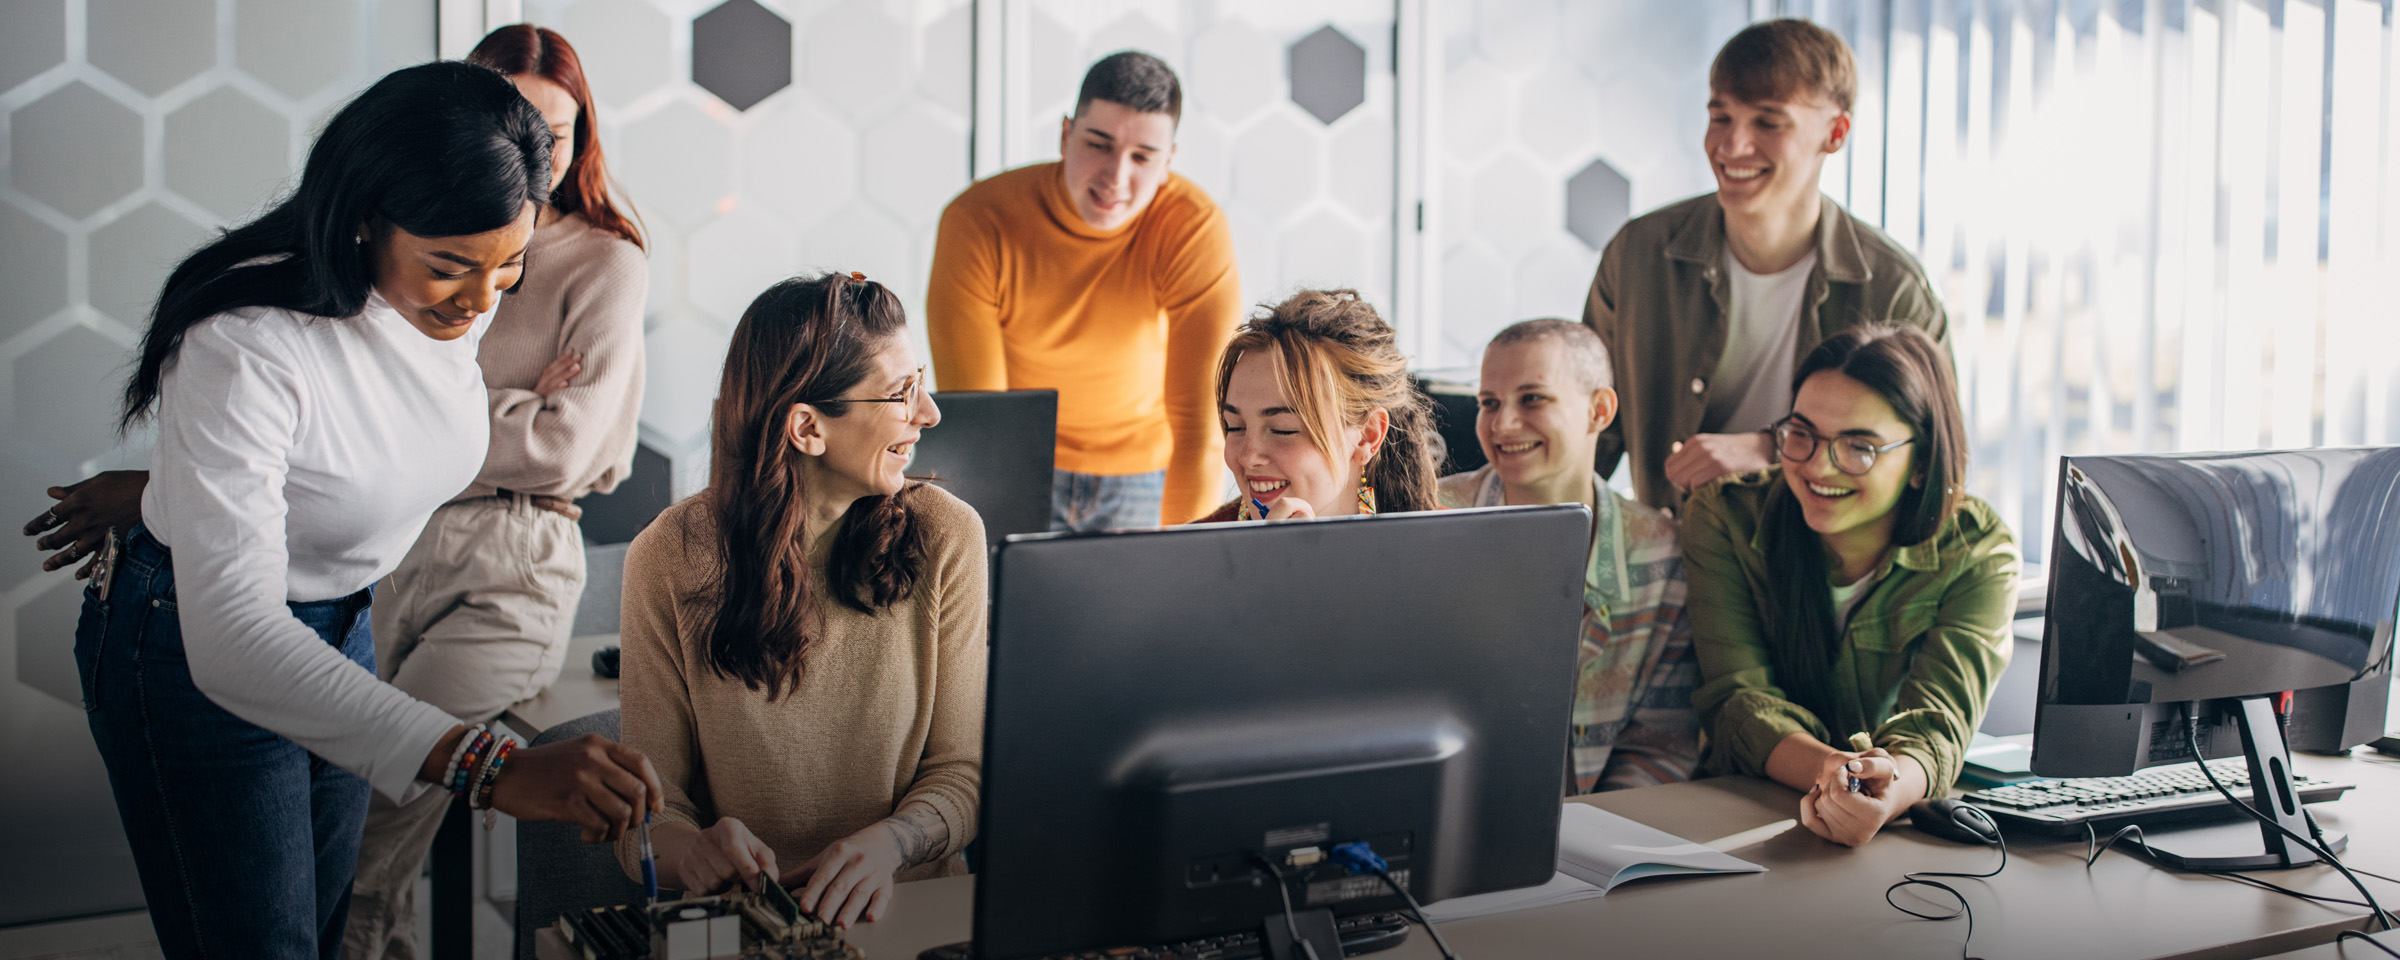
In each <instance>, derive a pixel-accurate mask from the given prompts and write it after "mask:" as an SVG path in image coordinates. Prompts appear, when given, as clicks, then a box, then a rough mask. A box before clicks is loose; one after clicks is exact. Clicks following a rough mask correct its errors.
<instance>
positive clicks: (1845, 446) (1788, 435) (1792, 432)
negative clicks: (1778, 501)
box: [1767, 417, 1917, 477]
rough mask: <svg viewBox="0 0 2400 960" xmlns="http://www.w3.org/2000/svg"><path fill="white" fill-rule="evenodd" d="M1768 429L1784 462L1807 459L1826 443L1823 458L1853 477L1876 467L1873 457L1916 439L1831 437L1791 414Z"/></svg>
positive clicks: (1804, 460)
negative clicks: (1876, 440) (1872, 440)
mask: <svg viewBox="0 0 2400 960" xmlns="http://www.w3.org/2000/svg"><path fill="white" fill-rule="evenodd" d="M1767 429H1768V430H1769V431H1770V432H1772V433H1773V434H1774V435H1775V452H1776V453H1777V454H1779V455H1781V456H1782V457H1783V459H1784V462H1786V463H1806V462H1808V458H1810V457H1813V456H1816V455H1817V447H1818V446H1819V445H1820V444H1822V445H1823V446H1824V447H1825V459H1826V460H1827V461H1829V462H1831V463H1832V464H1833V468H1834V469H1836V470H1839V471H1841V472H1843V473H1847V474H1849V475H1851V476H1853V477H1863V476H1866V475H1867V471H1869V470H1873V469H1875V458H1877V457H1880V456H1883V455H1884V454H1887V453H1890V452H1892V451H1894V450H1898V449H1900V448H1901V447H1905V446H1908V445H1909V444H1912V443H1915V442H1917V438H1915V437H1909V438H1907V439H1905V440H1894V441H1892V442H1890V443H1887V444H1883V445H1882V446H1877V445H1875V444H1873V443H1870V442H1868V441H1867V440H1865V439H1864V438H1861V437H1834V438H1832V439H1830V440H1828V439H1826V438H1824V437H1820V436H1817V432H1816V431H1814V430H1811V429H1809V428H1807V427H1805V426H1802V425H1800V424H1797V423H1794V422H1792V418H1790V417H1785V418H1783V419H1781V420H1777V421H1775V425H1774V426H1772V427H1769V428H1767Z"/></svg>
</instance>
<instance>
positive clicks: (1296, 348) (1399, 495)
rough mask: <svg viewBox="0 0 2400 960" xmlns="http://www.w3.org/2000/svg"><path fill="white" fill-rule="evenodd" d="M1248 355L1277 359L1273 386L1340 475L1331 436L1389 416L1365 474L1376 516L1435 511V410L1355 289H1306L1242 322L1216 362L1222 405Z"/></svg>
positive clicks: (1387, 329)
mask: <svg viewBox="0 0 2400 960" xmlns="http://www.w3.org/2000/svg"><path fill="white" fill-rule="evenodd" d="M1252 352H1260V353H1263V354H1264V355H1266V356H1268V357H1271V358H1273V360H1274V363H1275V382H1276V385H1277V386H1279V387H1281V388H1282V389H1283V396H1284V399H1285V400H1288V401H1290V402H1291V404H1292V409H1294V410H1295V411H1297V412H1298V413H1299V414H1300V422H1301V423H1302V424H1303V425H1304V426H1305V427H1306V429H1307V430H1308V440H1309V443H1310V444H1311V445H1313V446H1315V447H1316V448H1317V452H1318V453H1321V454H1324V455H1325V458H1326V459H1327V460H1331V461H1333V462H1334V463H1335V464H1336V469H1337V470H1338V469H1341V467H1340V463H1341V460H1340V458H1339V457H1336V456H1335V455H1334V449H1333V444H1334V438H1335V436H1336V433H1337V431H1339V430H1340V428H1342V427H1345V426H1357V425H1359V424H1362V423H1365V422H1366V420H1367V415H1368V414H1370V413H1372V412H1373V411H1374V410H1375V409H1376V408H1377V407H1381V408H1383V410H1384V411H1385V412H1387V413H1388V414H1390V416H1391V418H1392V425H1391V430H1390V432H1388V433H1386V434H1384V440H1383V446H1382V447H1381V448H1379V449H1377V450H1376V451H1375V459H1373V460H1370V461H1368V462H1367V470H1366V475H1367V482H1368V483H1370V484H1372V485H1373V486H1374V487H1375V500H1376V507H1377V509H1378V510H1379V511H1381V512H1384V513H1404V512H1407V511H1411V510H1432V509H1435V508H1437V507H1439V506H1440V505H1441V504H1440V499H1439V497H1438V496H1437V494H1436V492H1435V485H1434V481H1435V479H1436V470H1437V469H1438V468H1437V467H1436V466H1435V461H1436V460H1437V459H1438V458H1437V456H1436V454H1435V453H1434V450H1433V447H1432V443H1433V439H1432V438H1433V436H1434V430H1433V414H1432V410H1431V408H1430V406H1429V405H1428V404H1427V403H1426V401H1425V397H1424V396H1423V395H1422V394H1419V393H1418V392H1417V387H1416V381H1415V380H1414V379H1412V378H1411V377H1410V376H1409V373H1408V358H1407V357H1404V356H1401V354H1400V346H1399V343H1398V342H1397V338H1396V337H1395V336H1394V335H1393V333H1392V328H1391V326H1390V325H1388V324H1386V323H1384V322H1383V318H1382V317H1380V316H1377V315H1376V313H1375V308H1374V307H1372V306H1369V305H1368V304H1367V302H1366V301H1365V300H1361V299H1359V296H1358V291H1356V290H1302V291H1300V292H1299V293H1295V294H1293V295H1292V296H1291V297H1290V298H1289V299H1287V300H1285V301H1283V302H1282V303H1278V304H1276V305H1274V306H1272V307H1268V308H1267V314H1266V316H1263V317H1253V318H1251V320H1250V321H1249V322H1248V323H1244V324H1242V327H1241V329H1239V330H1236V331H1234V335H1233V339H1232V340H1231V341H1229V342H1227V343H1226V344H1225V352H1224V353H1223V354H1221V355H1219V356H1218V358H1217V404H1218V405H1219V406H1223V405H1224V403H1225V387H1226V384H1228V383H1229V382H1231V381H1232V380H1233V367H1234V364H1237V363H1239V362H1241V359H1242V355H1243V354H1246V353H1252Z"/></svg>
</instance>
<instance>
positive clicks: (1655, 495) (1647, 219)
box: [1583, 193, 1950, 513]
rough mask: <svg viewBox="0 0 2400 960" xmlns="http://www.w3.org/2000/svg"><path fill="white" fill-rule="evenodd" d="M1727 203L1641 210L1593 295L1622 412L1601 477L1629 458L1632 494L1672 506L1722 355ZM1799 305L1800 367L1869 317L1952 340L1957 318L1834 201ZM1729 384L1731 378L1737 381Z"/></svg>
mask: <svg viewBox="0 0 2400 960" xmlns="http://www.w3.org/2000/svg"><path fill="white" fill-rule="evenodd" d="M1724 264H1725V210H1724V208H1723V207H1720V206H1718V205H1717V195H1716V194H1713V193H1711V194H1705V195H1702V196H1698V197H1693V198H1692V199H1689V200H1684V201H1681V202H1678V203H1674V204H1670V205H1668V206H1666V207H1663V208H1660V209H1658V210H1655V211H1652V212H1650V213H1646V214H1643V215H1642V216H1641V217H1639V218H1636V219H1635V220H1633V221H1632V222H1630V223H1627V224H1626V225H1625V228H1624V229H1622V230H1619V231H1617V235H1616V237H1615V238H1614V239H1611V240H1610V241H1609V242H1608V249H1607V251H1606V252H1603V253H1602V254H1601V255H1600V269H1599V271H1598V272H1597V273H1594V274H1593V275H1592V289H1591V292H1590V293H1589V294H1588V295H1586V296H1585V297H1584V301H1583V322H1584V323H1585V324H1586V325H1589V326H1590V327H1591V328H1592V330H1593V331H1595V332H1597V333H1599V334H1600V340H1601V342H1603V343H1606V344H1607V345H1608V356H1609V365H1610V366H1611V367H1612V368H1613V370H1614V372H1615V374H1616V388H1617V398H1618V403H1619V405H1620V407H1619V410H1620V412H1619V413H1618V415H1617V418H1616V420H1615V421H1614V422H1612V423H1610V424H1609V425H1608V429H1606V430H1604V431H1602V432H1601V434H1600V450H1599V455H1598V457H1597V458H1596V462H1595V463H1594V464H1593V466H1594V467H1596V468H1597V469H1598V470H1599V471H1600V475H1601V476H1604V477H1605V476H1610V475H1612V474H1613V473H1614V471H1615V470H1616V468H1617V455H1618V454H1625V455H1627V468H1628V469H1631V470H1632V471H1633V492H1634V499H1636V500H1640V501H1641V502H1643V503H1645V504H1648V505H1650V506H1652V507H1654V508H1657V509H1660V510H1665V511H1668V512H1669V513H1673V512H1675V511H1676V510H1677V509H1678V507H1679V506H1680V503H1679V501H1681V499H1682V496H1681V495H1680V494H1678V493H1677V492H1676V490H1675V485H1674V484H1672V483H1668V482H1667V469H1666V463H1667V455H1668V454H1670V453H1672V452H1674V447H1675V445H1676V444H1678V443H1681V442H1683V441H1684V440H1685V439H1687V438H1689V437H1691V436H1692V435H1693V434H1696V433H1702V432H1705V431H1707V430H1713V429H1716V428H1717V426H1716V425H1715V424H1704V423H1702V422H1701V419H1702V418H1703V417H1704V416H1705V415H1706V414H1707V413H1708V398H1709V394H1710V393H1711V392H1713V385H1712V384H1710V383H1709V378H1710V377H1714V376H1716V372H1717V361H1718V360H1719V359H1721V358H1723V357H1724V355H1725V337H1726V329H1727V324H1726V319H1725V304H1726V302H1727V299H1728V298H1729V297H1730V296H1731V292H1730V291H1731V287H1732V283H1733V281H1732V279H1731V278H1729V277H1727V276H1726V273H1725V267H1724ZM1801 303H1802V304H1803V306H1802V308H1801V309H1802V311H1803V313H1804V315H1803V316H1802V317H1801V323H1800V335H1799V346H1798V348H1797V353H1796V354H1795V355H1794V356H1793V357H1792V362H1793V363H1794V364H1795V365H1797V364H1798V363H1799V362H1800V361H1801V360H1802V359H1804V358H1806V357H1807V356H1808V353H1809V351H1811V350H1814V349H1816V348H1817V344H1818V343H1820V342H1822V341H1823V340H1824V339H1825V338H1826V337H1827V336H1830V335H1832V334H1835V333H1839V332H1841V331H1843V330H1846V329H1849V328H1851V327H1855V326H1859V325H1861V324H1868V323H1904V324H1909V325H1911V326H1916V327H1920V328H1923V329H1924V331H1925V332H1926V333H1930V334H1932V335H1933V338H1934V339H1935V340H1938V341H1941V343H1942V344H1943V346H1945V347H1947V346H1948V345H1949V343H1950V320H1949V317H1948V316H1947V315H1946V314H1944V313H1943V312H1942V300H1941V298H1940V297H1939V296H1937V295H1935V293H1934V291H1933V285H1932V284H1931V283H1929V282H1927V281H1926V279H1925V270H1924V268H1923V267H1920V266H1918V265H1917V260H1916V258H1915V257H1911V256H1909V255H1908V251H1907V250H1904V249H1902V248H1901V247H1900V245H1899V244H1898V243H1896V242H1894V241H1893V240H1892V238H1891V237H1888V236H1885V235H1884V233H1883V231H1881V230H1877V229H1875V228H1874V227H1872V226H1869V225H1868V224H1867V222H1866V221H1863V220H1860V219H1858V218H1857V217H1854V216H1851V215H1850V212H1849V211H1847V210H1844V209H1842V207H1841V205H1840V204H1837V203H1835V202H1833V198H1832V197H1826V198H1825V206H1824V210H1823V212H1821V213H1819V214H1818V215H1817V265H1816V267H1815V268H1814V269H1812V270H1810V271H1809V274H1808V287H1807V292H1806V293H1805V294H1803V297H1802V300H1801ZM1729 386H1730V385H1729Z"/></svg>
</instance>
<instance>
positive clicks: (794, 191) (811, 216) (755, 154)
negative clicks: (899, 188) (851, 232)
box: [739, 97, 947, 227]
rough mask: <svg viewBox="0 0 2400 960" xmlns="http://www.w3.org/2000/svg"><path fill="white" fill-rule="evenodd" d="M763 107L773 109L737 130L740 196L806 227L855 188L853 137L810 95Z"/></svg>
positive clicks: (856, 166) (847, 196)
mask: <svg viewBox="0 0 2400 960" xmlns="http://www.w3.org/2000/svg"><path fill="white" fill-rule="evenodd" d="M767 109H770V110H773V111H774V113H772V114H770V115H767V116H765V117H762V118H760V121H759V122H758V123H756V124H753V125H752V126H751V127H750V130H749V132H748V133H745V134H743V135H742V171H741V186H740V188H739V189H740V191H741V194H740V195H741V198H742V201H743V202H744V203H748V202H750V201H758V202H760V203H764V204H766V205H767V206H768V207H770V208H772V209H773V210H774V211H775V212H776V213H778V214H781V215H783V216H784V217H785V218H787V219H789V220H790V221H791V223H792V225H793V226H796V227H807V226H808V225H810V224H812V223H815V222H817V220H819V219H821V218H823V217H824V216H825V215H826V214H827V213H831V212H832V211H833V208H835V207H838V206H841V205H842V202H843V201H845V200H848V199H849V198H850V196H851V194H852V193H854V192H855V191H856V189H857V188H856V184H857V179H858V177H857V170H858V140H857V138H856V137H854V136H852V135H851V133H850V125H849V124H847V123H844V122H843V121H841V120H840V119H837V118H835V117H834V116H832V115H831V114H828V113H826V112H825V111H824V110H822V109H819V108H818V107H817V105H816V103H815V102H814V100H813V98H808V97H786V98H784V99H783V101H782V102H781V103H780V104H778V105H775V106H773V107H769V108H767ZM944 199H947V198H944Z"/></svg>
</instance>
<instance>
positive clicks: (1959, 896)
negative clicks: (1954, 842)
mask: <svg viewBox="0 0 2400 960" xmlns="http://www.w3.org/2000/svg"><path fill="white" fill-rule="evenodd" d="M1962 809H1972V808H1962ZM1992 836H1993V837H1996V838H1998V839H1996V840H1995V841H1994V842H1995V843H1996V844H1997V845H1998V846H1999V847H2000V865H1999V866H1996V867H1993V868H1991V869H1990V870H1986V871H1984V872H1982V873H1946V872H1940V871H1932V870H1924V871H1918V872H1915V873H1905V874H1901V875H1900V882H1898V883H1895V884H1892V885H1891V886H1889V887H1885V888H1884V890H1883V902H1885V903H1888V904H1891V906H1892V909H1894V910H1898V911H1900V912H1901V913H1905V914H1908V915H1909V916H1912V917H1915V918H1917V919H1919V920H1956V919H1958V918H1960V917H1965V918H1966V919H1967V938H1966V939H1964V940H1961V941H1959V942H1958V955H1959V957H1960V958H1961V960H1978V958H1976V957H1975V955H1973V954H1971V953H1968V952H1967V948H1968V946H1969V945H1970V944H1973V943H1974V942H1975V906H1974V905H1973V904H1970V903H1968V902H1967V895H1966V894H1963V893H1960V892H1958V888H1957V887H1953V886H1951V885H1949V884H1947V883H1943V882H1941V881H1939V880H1929V879H1926V878H1928V877H1955V878H1958V879H1962V880H1983V879H1986V878H1990V877H1996V876H1999V875H2000V871H2002V870H2006V869H2008V838H2007V837H2003V836H2001V835H2000V830H1999V827H1998V825H1996V824H1995V825H1994V826H1993V828H1992ZM1905 887H1932V888H1934V889H1936V890H1939V891H1941V892H1943V893H1947V894H1949V895H1950V897H1951V899H1954V900H1957V901H1958V909H1956V910H1952V911H1950V912H1949V913H1940V914H1935V913H1919V912H1917V911H1915V910H1911V909H1909V908H1907V907H1903V906H1901V905H1900V901H1897V900H1894V899H1892V894H1895V893H1898V892H1900V891H1901V889H1902V888H1905Z"/></svg>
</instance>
